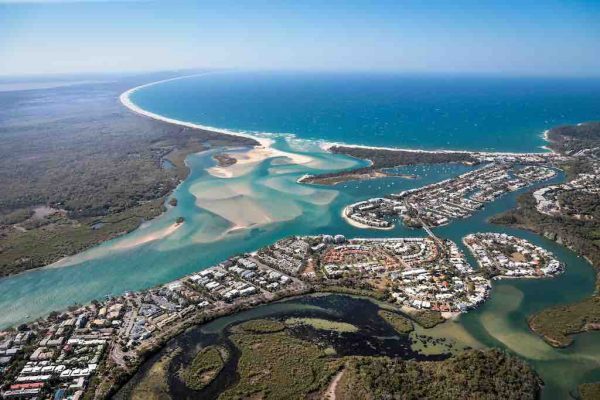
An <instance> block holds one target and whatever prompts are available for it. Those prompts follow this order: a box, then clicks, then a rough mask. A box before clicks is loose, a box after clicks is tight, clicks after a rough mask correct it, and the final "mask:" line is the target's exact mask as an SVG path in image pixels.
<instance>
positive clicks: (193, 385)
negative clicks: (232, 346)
mask: <svg viewBox="0 0 600 400" xmlns="http://www.w3.org/2000/svg"><path fill="white" fill-rule="evenodd" d="M223 355H226V350H225V349H222V348H220V347H218V346H208V347H205V348H204V349H202V350H200V351H199V352H198V354H196V356H195V357H194V359H193V360H192V363H191V364H190V365H189V366H187V367H186V368H184V369H183V370H181V371H180V376H181V378H182V379H183V381H184V382H185V385H186V386H187V387H188V388H190V389H193V390H201V389H203V388H204V387H206V386H207V385H208V384H209V383H211V382H212V381H213V379H215V377H216V376H217V375H218V374H219V372H221V369H223V365H225V361H226V360H225V359H224V357H223Z"/></svg>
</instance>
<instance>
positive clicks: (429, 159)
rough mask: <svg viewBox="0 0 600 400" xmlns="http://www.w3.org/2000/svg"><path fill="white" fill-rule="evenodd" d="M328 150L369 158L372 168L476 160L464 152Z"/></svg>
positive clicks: (335, 147)
mask: <svg viewBox="0 0 600 400" xmlns="http://www.w3.org/2000/svg"><path fill="white" fill-rule="evenodd" d="M329 150H330V151H331V152H332V153H334V154H344V155H347V156H351V157H354V158H360V159H363V160H370V161H371V162H372V163H373V164H372V166H371V167H372V168H374V169H381V168H393V167H397V166H400V165H415V164H444V163H451V162H472V163H476V162H477V159H475V158H474V157H473V156H472V155H471V154H469V153H466V152H465V153H460V152H452V153H444V152H420V151H404V150H386V149H369V148H362V147H346V146H333V147H332V148H331V149H329Z"/></svg>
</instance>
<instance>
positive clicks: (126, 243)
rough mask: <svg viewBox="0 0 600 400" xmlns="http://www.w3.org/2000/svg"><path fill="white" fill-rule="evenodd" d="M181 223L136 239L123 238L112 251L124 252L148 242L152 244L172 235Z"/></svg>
mask: <svg viewBox="0 0 600 400" xmlns="http://www.w3.org/2000/svg"><path fill="white" fill-rule="evenodd" d="M182 225H183V223H179V224H178V223H174V224H171V225H169V226H167V227H165V228H162V229H159V230H156V231H154V232H150V233H147V234H145V235H141V236H138V237H132V238H125V239H123V240H121V241H120V242H119V243H116V244H115V245H114V247H113V249H116V250H125V249H130V248H133V247H137V246H140V245H142V244H146V243H149V242H153V241H155V240H159V239H164V238H166V237H167V236H169V235H172V234H173V233H174V232H175V231H176V230H177V229H179V228H180V227H181V226H182Z"/></svg>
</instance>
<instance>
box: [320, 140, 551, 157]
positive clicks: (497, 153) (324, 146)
mask: <svg viewBox="0 0 600 400" xmlns="http://www.w3.org/2000/svg"><path fill="white" fill-rule="evenodd" d="M546 136H547V135H546ZM546 136H543V137H544V139H545V140H546V141H548V142H549V140H547V139H546ZM336 146H339V147H349V148H353V149H368V150H388V151H405V152H409V153H425V154H439V153H443V154H464V153H467V154H480V155H482V156H527V155H532V156H539V155H544V154H548V153H555V151H554V150H552V149H550V148H547V147H546V146H542V148H544V149H547V150H549V151H548V152H526V153H518V152H505V151H479V150H448V149H438V150H424V149H410V148H402V147H384V146H368V145H363V144H348V143H344V142H329V141H321V145H320V147H321V148H322V149H323V150H326V151H330V150H331V148H332V147H336Z"/></svg>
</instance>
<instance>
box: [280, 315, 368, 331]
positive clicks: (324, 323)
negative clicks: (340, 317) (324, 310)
mask: <svg viewBox="0 0 600 400" xmlns="http://www.w3.org/2000/svg"><path fill="white" fill-rule="evenodd" d="M285 324H286V325H288V326H295V325H310V326H312V327H313V328H315V329H320V330H323V331H335V332H358V327H356V326H354V325H352V324H349V323H347V322H338V321H331V320H328V319H322V318H288V319H286V320H285Z"/></svg>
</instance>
